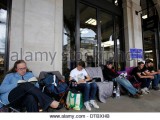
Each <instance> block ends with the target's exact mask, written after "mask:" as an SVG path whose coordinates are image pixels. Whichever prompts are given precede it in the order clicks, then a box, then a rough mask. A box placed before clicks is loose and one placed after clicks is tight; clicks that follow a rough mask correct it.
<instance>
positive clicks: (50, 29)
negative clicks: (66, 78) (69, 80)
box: [9, 0, 63, 76]
mask: <svg viewBox="0 0 160 120" xmlns="http://www.w3.org/2000/svg"><path fill="white" fill-rule="evenodd" d="M62 31H63V0H13V1H12V16H11V36H10V37H11V38H10V61H9V65H10V68H11V67H12V66H13V63H14V62H15V61H16V60H17V59H24V60H25V61H26V62H27V64H28V67H29V69H31V70H32V71H33V73H34V74H35V75H36V76H38V75H39V73H40V71H53V70H56V71H60V72H62V35H63V33H62ZM17 57H18V58H17Z"/></svg>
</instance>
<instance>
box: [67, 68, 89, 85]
mask: <svg viewBox="0 0 160 120" xmlns="http://www.w3.org/2000/svg"><path fill="white" fill-rule="evenodd" d="M85 76H88V74H87V72H86V70H85V69H82V70H81V71H79V70H78V69H77V68H74V69H73V70H72V71H71V73H70V77H72V79H74V80H76V81H77V82H78V81H79V80H81V79H85Z"/></svg>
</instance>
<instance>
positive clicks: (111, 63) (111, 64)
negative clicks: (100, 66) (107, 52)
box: [106, 61, 113, 69]
mask: <svg viewBox="0 0 160 120" xmlns="http://www.w3.org/2000/svg"><path fill="white" fill-rule="evenodd" d="M106 66H107V68H109V69H112V68H113V62H111V61H107V62H106Z"/></svg>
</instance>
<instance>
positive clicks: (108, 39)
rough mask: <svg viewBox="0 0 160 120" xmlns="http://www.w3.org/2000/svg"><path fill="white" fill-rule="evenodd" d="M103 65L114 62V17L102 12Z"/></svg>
mask: <svg viewBox="0 0 160 120" xmlns="http://www.w3.org/2000/svg"><path fill="white" fill-rule="evenodd" d="M100 24H101V48H102V64H105V62H106V61H108V60H111V61H114V40H113V19H112V15H110V14H108V13H106V12H103V11H100Z"/></svg>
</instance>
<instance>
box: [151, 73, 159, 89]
mask: <svg viewBox="0 0 160 120" xmlns="http://www.w3.org/2000/svg"><path fill="white" fill-rule="evenodd" d="M159 81H160V75H159V74H156V75H154V79H153V81H152V88H153V89H155V90H159V87H158V83H159Z"/></svg>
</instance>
